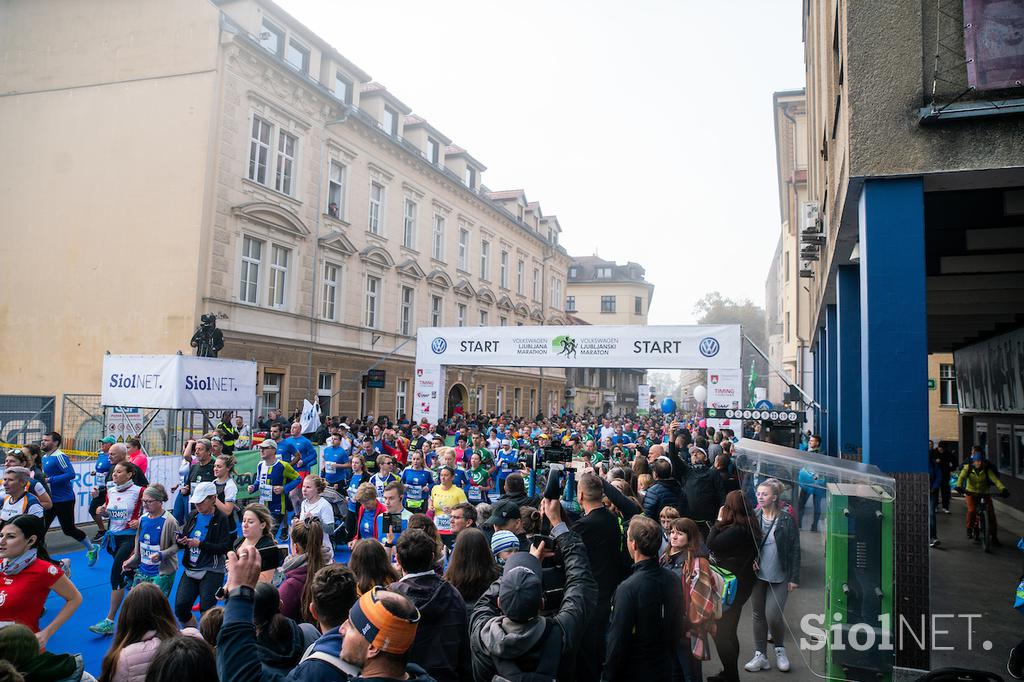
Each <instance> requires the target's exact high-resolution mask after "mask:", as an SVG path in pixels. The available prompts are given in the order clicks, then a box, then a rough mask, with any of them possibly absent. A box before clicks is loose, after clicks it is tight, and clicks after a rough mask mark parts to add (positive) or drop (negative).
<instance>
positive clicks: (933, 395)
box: [928, 353, 960, 450]
mask: <svg viewBox="0 0 1024 682" xmlns="http://www.w3.org/2000/svg"><path fill="white" fill-rule="evenodd" d="M957 401H958V397H957V391H956V372H955V371H954V368H953V354H952V353H932V354H931V355H929V356H928V437H929V439H930V440H933V441H935V443H936V444H938V443H939V442H940V441H946V442H947V445H949V444H950V443H952V446H953V447H955V448H956V449H958V450H959V446H960V411H959V409H958V408H957Z"/></svg>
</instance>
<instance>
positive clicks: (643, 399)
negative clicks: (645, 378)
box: [636, 384, 651, 416]
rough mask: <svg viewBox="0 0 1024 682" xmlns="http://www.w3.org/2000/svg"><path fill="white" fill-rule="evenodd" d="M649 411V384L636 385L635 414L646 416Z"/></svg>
mask: <svg viewBox="0 0 1024 682" xmlns="http://www.w3.org/2000/svg"><path fill="white" fill-rule="evenodd" d="M650 409H651V386H650V384H637V387H636V413H637V414H638V415H641V416H643V415H646V414H647V413H648V412H649V411H650Z"/></svg>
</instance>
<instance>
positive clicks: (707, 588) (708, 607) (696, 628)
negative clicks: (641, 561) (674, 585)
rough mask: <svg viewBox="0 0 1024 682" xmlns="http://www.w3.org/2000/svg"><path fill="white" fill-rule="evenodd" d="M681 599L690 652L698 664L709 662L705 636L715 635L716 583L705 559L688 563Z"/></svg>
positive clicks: (709, 652) (708, 650) (708, 648)
mask: <svg viewBox="0 0 1024 682" xmlns="http://www.w3.org/2000/svg"><path fill="white" fill-rule="evenodd" d="M683 599H684V602H685V605H686V620H687V623H688V627H687V630H688V631H689V634H690V648H691V651H692V653H693V657H694V658H695V659H697V660H698V661H707V660H710V659H711V649H710V647H709V646H708V635H714V634H715V600H716V599H720V597H719V596H718V595H716V594H715V579H714V578H713V577H712V576H711V565H710V564H709V563H708V560H707V559H706V558H705V557H696V558H694V559H692V560H690V561H688V562H687V565H686V568H685V570H684V571H683Z"/></svg>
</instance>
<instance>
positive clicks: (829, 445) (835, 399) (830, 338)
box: [824, 304, 839, 457]
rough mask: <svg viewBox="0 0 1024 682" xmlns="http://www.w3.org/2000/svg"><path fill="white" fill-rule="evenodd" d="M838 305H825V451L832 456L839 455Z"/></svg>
mask: <svg viewBox="0 0 1024 682" xmlns="http://www.w3.org/2000/svg"><path fill="white" fill-rule="evenodd" d="M836 326H837V323H836V306H835V304H831V305H826V306H825V330H826V333H825V342H826V343H827V344H828V348H827V349H826V354H825V365H826V368H825V384H826V385H825V392H826V395H827V396H828V416H827V421H828V436H827V438H826V439H825V442H824V445H825V452H826V453H828V454H829V456H830V457H838V456H839V352H838V348H839V343H838V342H839V334H838V333H837V331H838V330H837V329H836Z"/></svg>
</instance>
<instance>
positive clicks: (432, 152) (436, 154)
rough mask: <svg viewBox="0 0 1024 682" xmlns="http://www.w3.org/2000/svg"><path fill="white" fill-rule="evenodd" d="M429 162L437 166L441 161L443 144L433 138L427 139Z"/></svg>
mask: <svg viewBox="0 0 1024 682" xmlns="http://www.w3.org/2000/svg"><path fill="white" fill-rule="evenodd" d="M427 160H428V161H430V163H432V164H434V165H435V166H436V165H438V163H440V161H441V143H440V142H438V141H437V140H435V139H434V138H432V137H428V138H427Z"/></svg>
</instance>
